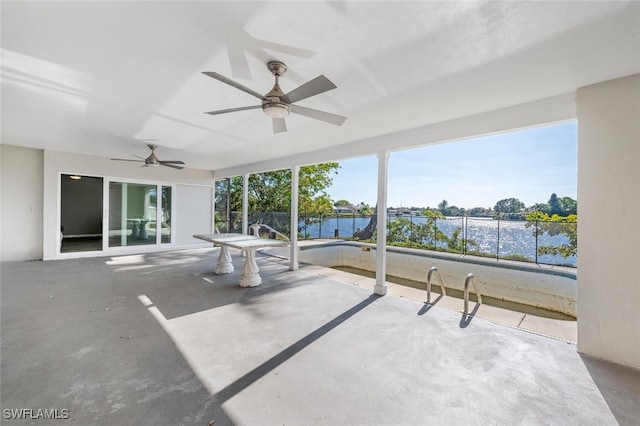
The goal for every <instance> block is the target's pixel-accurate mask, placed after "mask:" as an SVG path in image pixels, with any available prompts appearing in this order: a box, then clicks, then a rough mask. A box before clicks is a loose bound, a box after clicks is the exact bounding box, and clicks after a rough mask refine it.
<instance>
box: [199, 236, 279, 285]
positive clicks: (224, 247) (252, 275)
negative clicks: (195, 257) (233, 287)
mask: <svg viewBox="0 0 640 426" xmlns="http://www.w3.org/2000/svg"><path fill="white" fill-rule="evenodd" d="M193 238H197V239H199V240H204V241H208V242H210V243H213V244H217V245H219V246H220V254H219V255H218V261H217V263H216V268H215V270H214V273H215V274H230V273H231V272H233V263H231V254H230V253H229V247H231V248H235V249H239V250H244V251H245V253H246V258H245V261H244V268H243V270H242V275H241V276H240V287H255V286H257V285H260V283H261V282H262V278H261V277H260V269H259V268H258V264H257V263H256V250H258V249H261V248H266V247H282V246H287V245H289V241H281V240H272V239H268V238H260V237H257V236H254V235H244V234H230V233H225V234H196V235H194V236H193Z"/></svg>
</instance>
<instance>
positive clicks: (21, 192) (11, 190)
mask: <svg viewBox="0 0 640 426" xmlns="http://www.w3.org/2000/svg"><path fill="white" fill-rule="evenodd" d="M0 157H1V165H2V167H0V173H1V174H0V179H1V183H0V185H1V191H2V196H1V204H0V215H1V220H0V222H1V226H2V260H33V259H42V194H43V174H42V165H43V161H44V160H43V158H44V155H43V151H42V150H39V149H29V148H20V147H15V146H9V145H0Z"/></svg>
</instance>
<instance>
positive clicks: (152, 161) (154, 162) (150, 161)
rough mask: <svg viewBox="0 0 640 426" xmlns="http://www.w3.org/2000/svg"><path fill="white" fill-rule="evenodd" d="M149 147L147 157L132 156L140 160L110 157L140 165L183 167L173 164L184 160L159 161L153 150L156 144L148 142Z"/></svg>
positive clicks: (179, 168)
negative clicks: (149, 153)
mask: <svg viewBox="0 0 640 426" xmlns="http://www.w3.org/2000/svg"><path fill="white" fill-rule="evenodd" d="M147 146H148V147H149V149H151V155H149V156H148V157H147V158H144V157H140V156H139V155H134V157H137V158H140V160H125V159H124V158H112V160H115V161H135V162H137V163H144V164H143V165H142V167H158V166H166V167H171V168H172V169H178V170H182V169H184V167H180V166H176V165H175V164H184V161H179V160H172V161H160V160H158V157H156V153H155V150H156V148H157V147H158V146H157V145H152V144H149V145H147Z"/></svg>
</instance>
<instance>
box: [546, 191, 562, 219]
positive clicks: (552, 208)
mask: <svg viewBox="0 0 640 426" xmlns="http://www.w3.org/2000/svg"><path fill="white" fill-rule="evenodd" d="M547 204H549V214H550V215H551V216H553V215H554V214H557V215H561V214H562V204H560V199H559V198H558V196H557V195H556V193H555V192H554V193H553V194H551V197H550V198H549V201H548V203H547Z"/></svg>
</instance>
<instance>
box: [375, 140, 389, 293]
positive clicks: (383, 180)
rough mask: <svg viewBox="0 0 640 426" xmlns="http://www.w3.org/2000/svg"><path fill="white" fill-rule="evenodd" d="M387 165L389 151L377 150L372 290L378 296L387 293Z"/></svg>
mask: <svg viewBox="0 0 640 426" xmlns="http://www.w3.org/2000/svg"><path fill="white" fill-rule="evenodd" d="M388 165H389V151H380V152H378V209H377V211H376V215H377V219H378V222H377V224H376V229H377V232H378V238H377V239H376V285H375V286H374V288H373V292H374V293H375V294H378V295H380V296H384V295H385V294H387V282H386V279H385V278H386V275H387V178H388V173H387V168H388Z"/></svg>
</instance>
